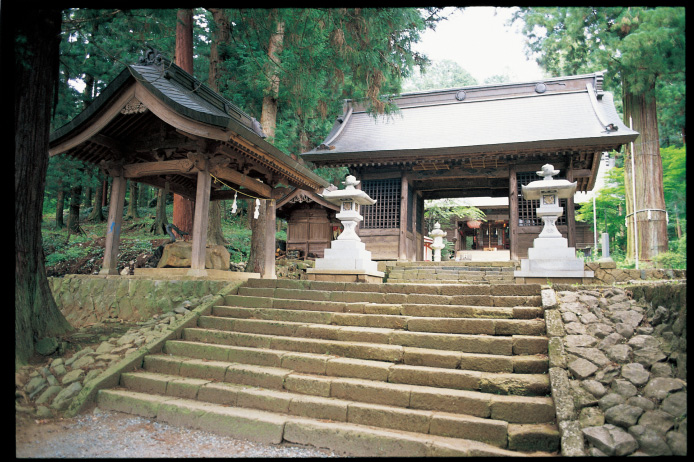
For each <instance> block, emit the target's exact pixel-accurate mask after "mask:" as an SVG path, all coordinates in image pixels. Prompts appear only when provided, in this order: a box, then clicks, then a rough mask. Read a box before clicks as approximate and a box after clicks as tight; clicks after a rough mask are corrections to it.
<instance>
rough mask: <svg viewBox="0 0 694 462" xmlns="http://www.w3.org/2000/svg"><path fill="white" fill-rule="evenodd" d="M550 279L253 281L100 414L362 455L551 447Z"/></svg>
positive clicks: (544, 450) (104, 403)
mask: <svg viewBox="0 0 694 462" xmlns="http://www.w3.org/2000/svg"><path fill="white" fill-rule="evenodd" d="M541 306H542V303H541V296H540V286H539V285H513V284H507V285H504V284H480V285H450V284H438V285H433V284H427V285H418V284H394V283H391V284H365V283H335V282H320V281H297V280H284V279H280V280H265V279H251V280H248V281H247V282H246V283H244V284H243V285H242V286H241V287H239V289H238V293H235V294H233V295H226V296H225V299H224V303H223V305H220V306H214V307H211V308H210V310H209V313H208V314H207V315H202V316H200V317H199V318H198V322H197V326H195V327H190V328H185V329H184V330H183V332H182V336H181V338H180V339H178V340H170V341H168V342H166V344H165V347H164V349H163V351H162V352H161V353H160V354H150V355H147V356H145V358H144V361H143V367H142V369H141V370H136V371H134V372H130V373H123V374H122V375H121V379H120V385H119V386H118V387H116V388H113V389H106V390H101V391H100V392H99V395H98V398H97V399H98V401H97V403H98V406H99V407H100V408H102V409H106V410H114V411H121V412H127V413H133V414H138V415H141V416H144V417H149V418H156V419H157V420H160V421H164V422H168V423H171V424H174V425H181V426H188V427H194V428H199V429H203V430H211V431H215V432H218V433H221V434H225V435H228V436H233V437H237V438H244V439H249V440H253V441H259V442H266V443H274V444H278V443H280V442H290V443H296V444H308V445H313V446H317V447H326V448H330V449H332V450H334V451H337V452H345V453H347V454H349V455H353V456H391V457H394V456H482V455H485V456H499V455H511V456H514V455H515V456H517V455H524V454H532V455H538V454H542V455H544V454H554V453H556V451H557V450H558V447H559V440H560V437H559V432H558V429H557V427H556V423H555V420H556V419H555V408H554V404H553V401H552V398H551V397H550V384H549V376H548V373H547V371H548V360H547V352H548V351H547V343H548V342H547V338H546V337H545V335H544V334H545V323H544V319H543V310H542V308H541Z"/></svg>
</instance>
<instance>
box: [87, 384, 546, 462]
mask: <svg viewBox="0 0 694 462" xmlns="http://www.w3.org/2000/svg"><path fill="white" fill-rule="evenodd" d="M98 403H99V407H100V408H102V409H105V410H112V411H118V412H126V413H131V414H135V415H140V416H142V417H146V418H154V419H156V420H157V421H160V422H165V423H168V424H171V425H178V426H185V427H190V428H196V429H200V430H205V431H211V432H214V433H217V434H221V435H224V436H230V437H234V438H241V439H246V440H250V441H256V442H262V443H269V444H280V443H282V442H288V443H294V444H305V445H309V446H317V447H324V448H329V449H331V450H333V451H336V452H342V453H344V454H346V455H349V456H371V457H379V456H380V457H433V456H456V457H470V456H473V457H474V456H519V455H523V454H522V453H518V452H516V451H515V450H513V449H502V448H499V447H497V446H494V445H491V444H485V443H483V442H480V441H473V440H467V439H462V438H451V437H444V436H437V435H430V434H422V433H415V432H405V431H402V430H391V429H380V428H376V427H374V426H368V425H363V424H356V423H350V422H343V421H334V420H317V419H314V418H308V417H299V416H292V415H289V414H283V413H278V412H270V411H260V410H255V409H248V408H243V407H237V406H233V405H219V404H215V403H210V402H201V401H196V400H191V399H185V398H177V397H170V396H161V395H152V394H146V393H139V392H134V391H129V390H118V389H113V390H102V391H100V392H99V396H98ZM355 409H356V408H355ZM354 415H355V418H357V417H356V416H358V415H360V414H359V413H355V414H354ZM361 415H362V416H363V413H362V414H361ZM443 425H445V424H443ZM473 426H474V424H473ZM522 427H524V426H523V425H519V426H517V428H518V429H515V430H514V431H513V432H512V434H514V435H515V434H518V433H519V431H518V430H522ZM555 439H556V438H555ZM557 440H558V439H557ZM513 445H515V442H514V441H512V440H509V444H508V446H509V448H511V447H512V446H513Z"/></svg>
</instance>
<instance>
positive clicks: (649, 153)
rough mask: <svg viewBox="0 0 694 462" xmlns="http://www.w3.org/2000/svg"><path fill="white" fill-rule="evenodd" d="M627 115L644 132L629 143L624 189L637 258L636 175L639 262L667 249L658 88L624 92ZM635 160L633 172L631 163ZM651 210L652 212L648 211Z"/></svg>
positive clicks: (631, 241) (629, 253) (630, 238)
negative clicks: (657, 108)
mask: <svg viewBox="0 0 694 462" xmlns="http://www.w3.org/2000/svg"><path fill="white" fill-rule="evenodd" d="M624 118H625V123H626V125H627V126H629V125H630V121H633V129H634V130H636V131H637V132H639V133H640V135H639V137H638V138H637V139H636V141H634V143H633V152H632V145H631V144H630V145H628V146H627V150H626V151H627V155H626V156H625V160H624V189H625V197H626V204H627V216H628V223H629V225H628V228H627V256H628V257H629V258H631V259H634V257H635V255H634V216H633V213H634V194H633V189H632V178H635V182H634V184H635V186H636V187H635V193H636V201H635V205H636V210H637V213H636V222H637V234H638V258H639V261H650V260H651V259H652V258H653V257H655V256H656V255H658V254H659V253H661V252H667V249H668V237H667V223H666V218H665V217H666V214H665V197H664V194H663V163H662V159H661V157H660V143H659V141H658V136H659V133H658V119H657V114H656V100H655V88H654V87H651V88H650V89H648V90H647V91H646V92H644V93H642V94H633V93H626V94H625V95H624ZM632 156H633V161H634V170H635V171H634V172H633V173H632V168H631V162H632ZM648 210H650V212H649V211H648Z"/></svg>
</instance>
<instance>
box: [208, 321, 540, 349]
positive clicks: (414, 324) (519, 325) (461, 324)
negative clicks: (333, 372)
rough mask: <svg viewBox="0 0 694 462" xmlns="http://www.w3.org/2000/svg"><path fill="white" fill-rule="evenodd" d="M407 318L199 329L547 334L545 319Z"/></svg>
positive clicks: (360, 335) (298, 333) (364, 335)
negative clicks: (376, 322) (390, 321)
mask: <svg viewBox="0 0 694 462" xmlns="http://www.w3.org/2000/svg"><path fill="white" fill-rule="evenodd" d="M407 318H409V319H404V323H402V325H394V326H384V327H380V326H354V325H342V324H328V323H321V322H315V321H284V320H275V319H248V318H236V317H230V316H200V317H199V318H198V326H199V327H210V328H215V329H218V330H228V331H233V332H246V333H259V334H269V335H284V336H291V337H303V336H305V335H306V334H308V335H312V334H314V335H315V334H317V335H318V338H327V339H328V340H338V338H337V337H338V336H345V337H347V336H348V337H350V338H351V339H352V340H353V341H356V342H359V341H366V342H374V343H381V342H378V341H375V340H370V338H371V337H374V336H375V337H387V338H388V340H390V337H392V334H394V333H396V332H398V333H400V332H403V333H404V332H407V333H412V334H450V335H489V336H493V337H507V336H513V335H527V336H532V335H536V336H544V335H546V324H545V321H544V319H498V318H463V317H461V318H448V317H424V316H408V317H407ZM321 331H322V334H321ZM332 337H334V338H332ZM311 338H315V337H311ZM362 339H363V340H362ZM388 343H390V341H388Z"/></svg>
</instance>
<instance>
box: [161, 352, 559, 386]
mask: <svg viewBox="0 0 694 462" xmlns="http://www.w3.org/2000/svg"><path fill="white" fill-rule="evenodd" d="M165 352H166V353H167V354H170V355H173V356H179V357H190V358H195V359H208V360H215V361H224V362H230V363H239V364H247V365H253V366H261V367H273V368H284V369H288V370H292V371H294V372H298V373H306V374H316V375H324V376H331V377H348V378H360V379H368V380H375V381H381V382H390V383H403V384H411V385H426V386H432V387H444V388H453V389H460V390H466V389H467V390H478V391H482V392H486V393H503V392H509V393H514V394H519V395H529V396H530V395H545V394H547V393H548V392H549V378H548V376H547V375H546V373H545V372H546V364H547V361H546V358H542V357H525V358H519V357H516V358H514V357H512V359H509V358H494V357H493V356H492V355H467V357H463V356H461V357H460V360H459V362H458V364H459V365H460V364H462V365H464V366H468V365H470V366H472V367H473V368H469V369H468V368H460V369H456V368H452V367H439V366H432V365H422V364H402V363H394V362H390V361H374V360H365V359H357V358H345V357H337V356H334V355H333V356H331V355H319V354H315V353H297V352H290V351H281V350H268V349H255V348H247V347H234V346H228V345H209V344H205V343H201V342H189V341H181V340H176V341H169V342H167V343H166V347H165ZM475 356H476V357H475ZM524 359H525V361H524ZM514 360H515V361H514ZM514 362H515V363H516V366H517V367H516V370H514ZM477 363H479V364H477Z"/></svg>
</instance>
